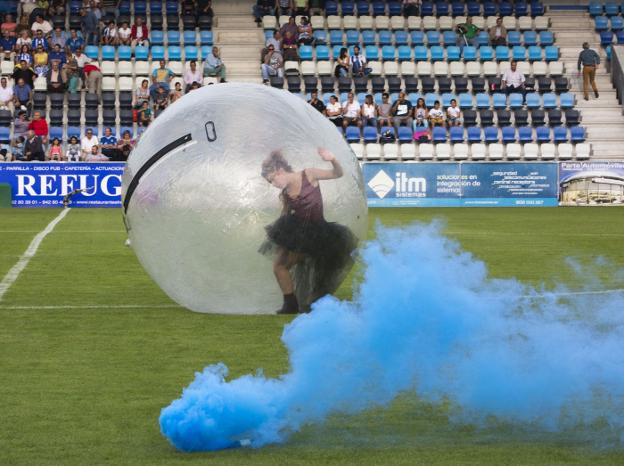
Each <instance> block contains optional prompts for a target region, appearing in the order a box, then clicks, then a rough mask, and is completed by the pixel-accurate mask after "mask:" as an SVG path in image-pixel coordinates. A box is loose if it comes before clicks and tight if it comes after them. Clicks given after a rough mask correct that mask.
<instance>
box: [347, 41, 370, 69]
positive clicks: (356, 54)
mask: <svg viewBox="0 0 624 466" xmlns="http://www.w3.org/2000/svg"><path fill="white" fill-rule="evenodd" d="M351 72H352V73H353V76H367V75H368V73H370V68H367V67H366V58H365V57H364V56H363V55H361V54H360V47H358V46H357V45H356V46H354V47H353V55H351Z"/></svg>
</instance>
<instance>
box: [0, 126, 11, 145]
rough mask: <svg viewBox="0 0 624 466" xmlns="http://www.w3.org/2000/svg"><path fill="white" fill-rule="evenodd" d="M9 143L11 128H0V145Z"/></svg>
mask: <svg viewBox="0 0 624 466" xmlns="http://www.w3.org/2000/svg"><path fill="white" fill-rule="evenodd" d="M10 141H11V128H9V127H7V126H0V143H2V144H8V143H9V142H10Z"/></svg>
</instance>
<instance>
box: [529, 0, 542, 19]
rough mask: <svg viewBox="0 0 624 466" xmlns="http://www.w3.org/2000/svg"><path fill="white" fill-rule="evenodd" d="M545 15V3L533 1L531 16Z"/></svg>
mask: <svg viewBox="0 0 624 466" xmlns="http://www.w3.org/2000/svg"><path fill="white" fill-rule="evenodd" d="M543 15H544V5H543V4H542V3H540V2H536V1H533V2H531V16H533V17H535V16H543Z"/></svg>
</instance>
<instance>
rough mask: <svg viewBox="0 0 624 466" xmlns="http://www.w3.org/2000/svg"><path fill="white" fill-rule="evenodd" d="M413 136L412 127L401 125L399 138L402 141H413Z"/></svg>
mask: <svg viewBox="0 0 624 466" xmlns="http://www.w3.org/2000/svg"><path fill="white" fill-rule="evenodd" d="M413 138H414V133H413V132H412V128H408V127H407V126H399V134H398V139H399V142H400V143H407V142H412V140H413Z"/></svg>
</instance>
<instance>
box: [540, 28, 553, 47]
mask: <svg viewBox="0 0 624 466" xmlns="http://www.w3.org/2000/svg"><path fill="white" fill-rule="evenodd" d="M539 41H540V45H541V46H542V47H546V46H547V45H553V44H554V43H555V35H554V34H553V33H552V32H550V31H540V33H539Z"/></svg>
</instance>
